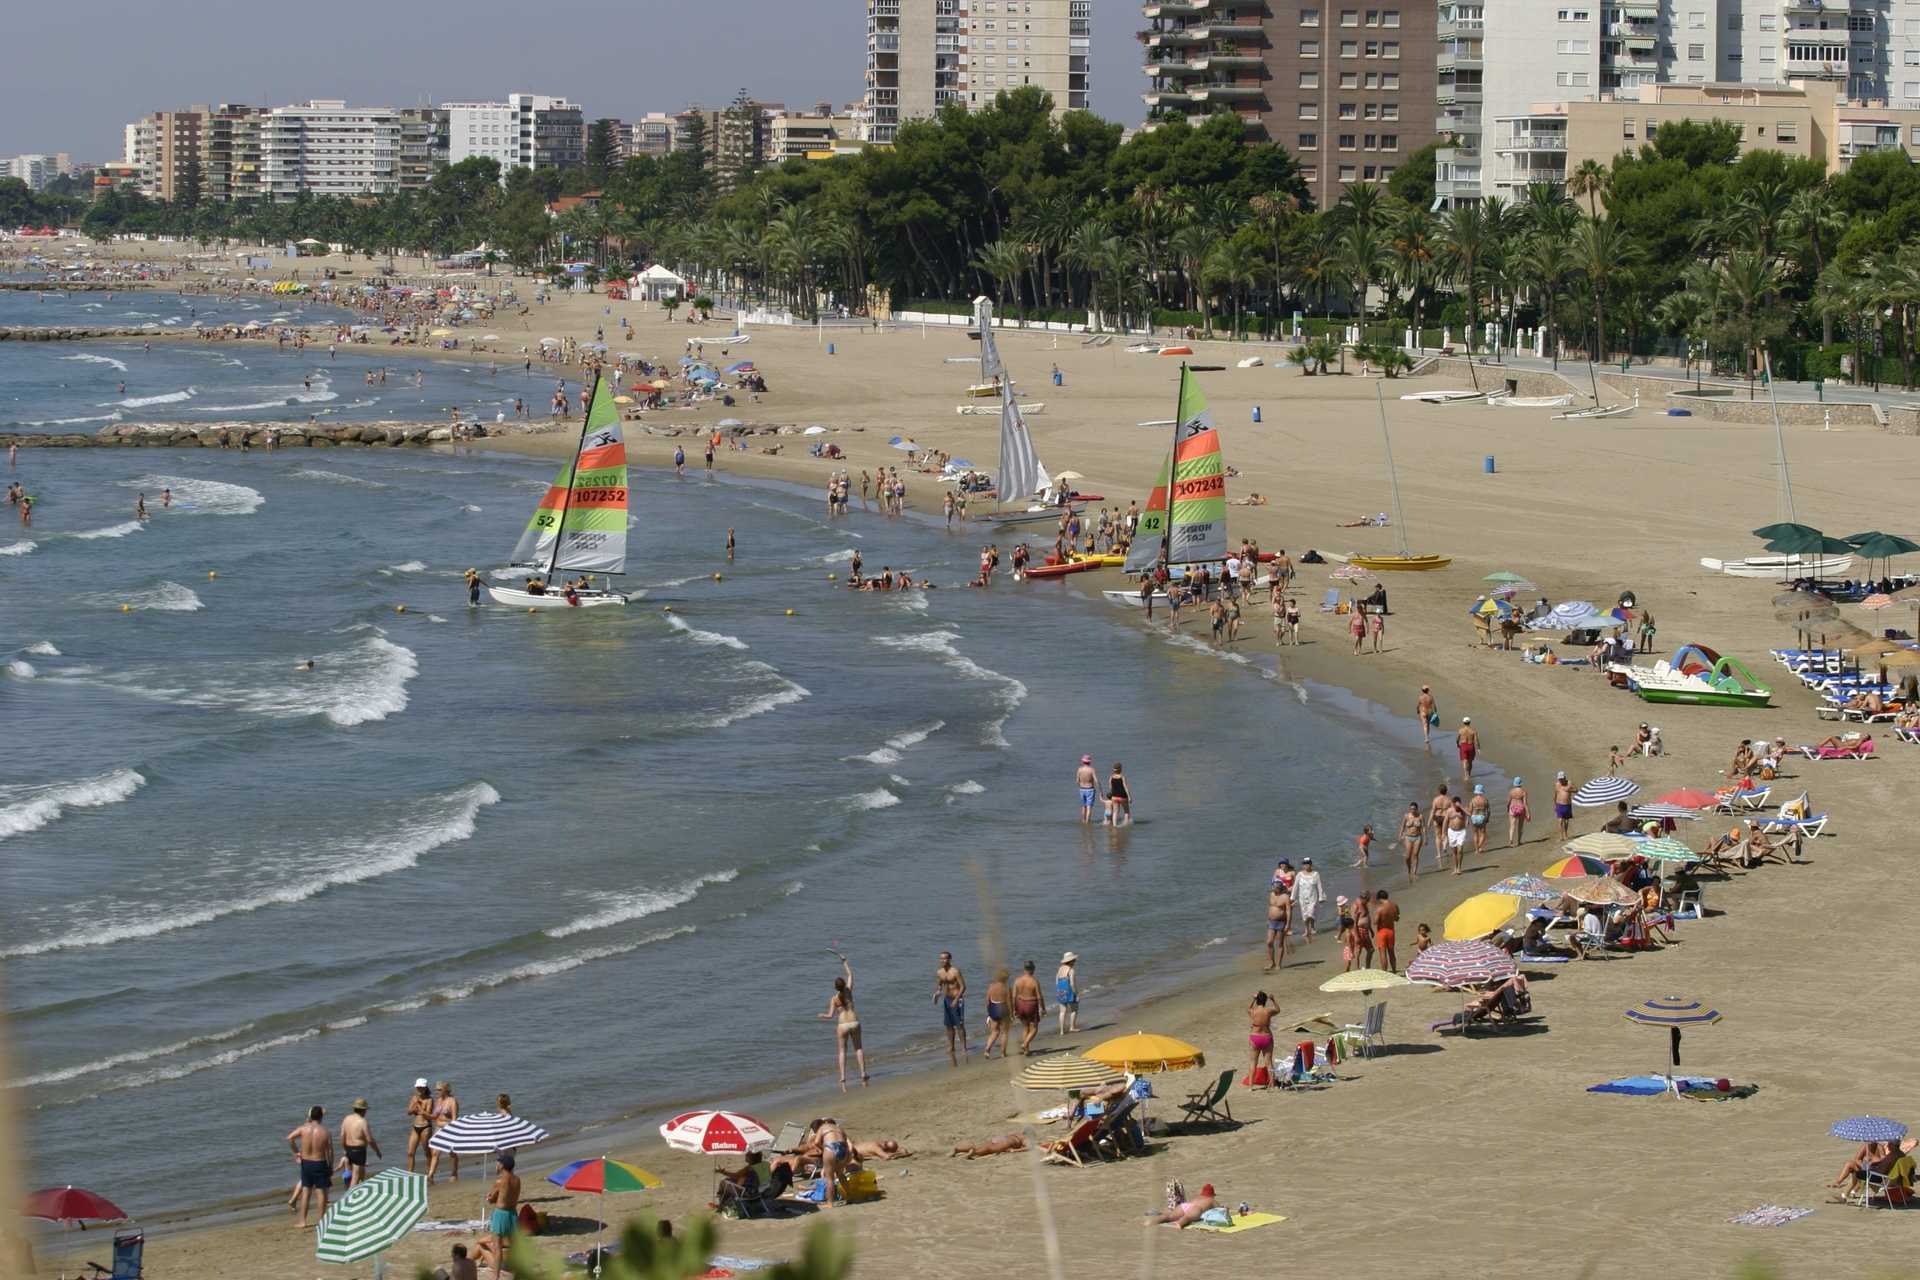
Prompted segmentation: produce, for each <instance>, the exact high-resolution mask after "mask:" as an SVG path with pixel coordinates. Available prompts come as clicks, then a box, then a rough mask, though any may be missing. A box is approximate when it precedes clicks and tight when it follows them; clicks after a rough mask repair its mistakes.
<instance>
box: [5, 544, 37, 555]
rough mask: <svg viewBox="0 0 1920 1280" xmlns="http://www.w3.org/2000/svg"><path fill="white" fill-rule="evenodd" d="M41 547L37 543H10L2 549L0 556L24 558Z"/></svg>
mask: <svg viewBox="0 0 1920 1280" xmlns="http://www.w3.org/2000/svg"><path fill="white" fill-rule="evenodd" d="M39 545H40V544H39V543H37V542H9V543H8V544H7V545H6V546H4V547H0V556H24V555H27V554H28V553H30V552H31V551H32V550H33V549H34V548H35V547H37V546H39Z"/></svg>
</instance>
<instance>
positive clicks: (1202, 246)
mask: <svg viewBox="0 0 1920 1280" xmlns="http://www.w3.org/2000/svg"><path fill="white" fill-rule="evenodd" d="M1215 243H1216V242H1215V238H1214V235H1213V233H1212V232H1210V231H1208V230H1207V229H1206V228H1205V227H1203V226H1201V225H1200V224H1199V223H1198V222H1190V223H1188V224H1187V225H1186V226H1184V227H1181V228H1180V229H1179V230H1178V231H1176V232H1174V233H1173V235H1172V237H1171V238H1170V239H1169V240H1168V241H1167V249H1168V251H1169V252H1170V253H1172V254H1173V258H1174V261H1175V262H1177V263H1178V264H1179V266H1180V275H1181V278H1182V279H1183V280H1184V281H1185V282H1186V288H1187V305H1188V307H1189V309H1191V310H1195V311H1198V312H1200V322H1201V327H1202V328H1203V329H1205V330H1206V331H1207V332H1209V333H1210V332H1212V330H1213V316H1212V312H1211V311H1210V309H1209V308H1208V305H1207V303H1208V299H1207V294H1206V291H1205V289H1203V288H1202V285H1203V284H1204V281H1203V279H1202V276H1203V274H1204V272H1205V269H1206V263H1207V255H1208V254H1210V253H1212V252H1213V248H1214V244H1215Z"/></svg>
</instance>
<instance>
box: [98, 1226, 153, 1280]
mask: <svg viewBox="0 0 1920 1280" xmlns="http://www.w3.org/2000/svg"><path fill="white" fill-rule="evenodd" d="M146 1247H147V1237H146V1234H145V1233H144V1232H140V1231H119V1232H115V1233H114V1237H113V1266H112V1267H111V1268H107V1267H103V1266H101V1265H100V1264H99V1263H97V1262H89V1263H87V1267H88V1269H90V1270H91V1271H92V1272H93V1274H94V1276H95V1277H96V1280H140V1277H141V1274H142V1273H141V1270H140V1258H141V1255H142V1254H144V1253H145V1252H146Z"/></svg>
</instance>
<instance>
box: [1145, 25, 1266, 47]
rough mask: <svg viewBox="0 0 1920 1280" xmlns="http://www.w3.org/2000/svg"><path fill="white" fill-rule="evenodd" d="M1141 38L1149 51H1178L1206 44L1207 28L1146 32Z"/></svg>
mask: <svg viewBox="0 0 1920 1280" xmlns="http://www.w3.org/2000/svg"><path fill="white" fill-rule="evenodd" d="M1257 29H1258V28H1256V30H1257ZM1140 38H1141V39H1142V40H1145V41H1146V43H1147V48H1149V49H1177V48H1182V47H1184V46H1187V45H1195V44H1203V43H1205V42H1206V28H1205V27H1176V28H1173V29H1172V30H1168V31H1144V32H1142V33H1141V36H1140Z"/></svg>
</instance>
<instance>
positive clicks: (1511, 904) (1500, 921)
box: [1440, 893, 1521, 942]
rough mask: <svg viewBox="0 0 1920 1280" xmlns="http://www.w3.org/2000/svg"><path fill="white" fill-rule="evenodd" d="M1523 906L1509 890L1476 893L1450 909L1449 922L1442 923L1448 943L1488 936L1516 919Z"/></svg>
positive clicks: (1441, 929)
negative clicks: (1515, 915)
mask: <svg viewBox="0 0 1920 1280" xmlns="http://www.w3.org/2000/svg"><path fill="white" fill-rule="evenodd" d="M1520 906H1521V903H1520V899H1518V898H1516V897H1514V896H1513V895H1512V894H1509V893H1476V894H1475V895H1473V897H1471V898H1468V899H1467V900H1466V901H1465V902H1463V903H1461V904H1460V905H1459V906H1457V907H1455V908H1454V909H1453V910H1451V911H1449V912H1447V919H1446V923H1445V924H1443V925H1441V926H1440V932H1441V936H1442V937H1444V938H1445V939H1446V940H1447V941H1448V942H1466V941H1468V940H1470V939H1473V938H1484V937H1486V936H1487V935H1488V934H1490V933H1492V932H1493V931H1494V930H1495V929H1498V928H1499V927H1500V926H1501V925H1504V924H1506V923H1507V921H1509V920H1511V919H1513V913H1514V912H1516V911H1518V910H1519V909H1520Z"/></svg>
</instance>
